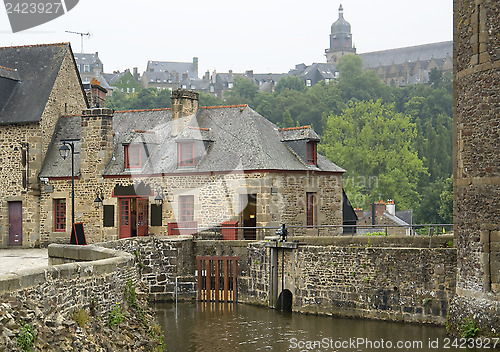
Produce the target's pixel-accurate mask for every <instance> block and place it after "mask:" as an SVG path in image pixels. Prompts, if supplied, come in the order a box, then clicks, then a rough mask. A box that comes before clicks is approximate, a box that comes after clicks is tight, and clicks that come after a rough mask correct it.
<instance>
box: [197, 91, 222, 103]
mask: <svg viewBox="0 0 500 352" xmlns="http://www.w3.org/2000/svg"><path fill="white" fill-rule="evenodd" d="M199 99H200V101H199V104H200V106H220V105H224V101H223V100H222V99H220V98H217V97H216V96H213V95H212V94H207V93H200V95H199Z"/></svg>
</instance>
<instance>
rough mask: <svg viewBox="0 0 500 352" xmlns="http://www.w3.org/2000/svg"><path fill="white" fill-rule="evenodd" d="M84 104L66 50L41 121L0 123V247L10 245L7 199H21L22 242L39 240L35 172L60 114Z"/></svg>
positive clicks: (38, 242) (38, 183)
mask: <svg viewBox="0 0 500 352" xmlns="http://www.w3.org/2000/svg"><path fill="white" fill-rule="evenodd" d="M84 108H86V102H85V98H84V94H83V92H82V89H81V87H80V84H79V80H78V72H76V69H75V66H74V64H73V59H72V57H71V55H70V52H69V51H68V52H67V53H66V55H65V57H64V59H63V62H62V64H61V69H60V72H59V75H58V76H57V78H56V81H55V83H54V87H53V89H52V92H51V94H50V96H49V99H48V101H47V104H46V106H45V110H44V112H43V114H42V116H41V121H40V122H39V123H30V124H20V125H5V126H0V140H1V142H0V165H1V166H0V199H1V200H2V201H0V248H1V247H7V246H8V245H9V202H22V217H23V229H22V235H23V243H22V245H23V246H24V247H33V246H36V245H39V244H40V238H39V235H40V202H39V201H40V200H39V195H40V182H39V180H38V174H39V173H40V170H41V167H42V163H43V161H44V158H45V155H46V152H47V149H48V146H49V144H50V142H51V140H52V134H53V131H54V127H55V125H56V123H57V120H58V118H59V116H61V115H65V114H75V113H80V112H81V111H82V109H84ZM23 154H24V155H25V159H26V160H23V159H24V158H23Z"/></svg>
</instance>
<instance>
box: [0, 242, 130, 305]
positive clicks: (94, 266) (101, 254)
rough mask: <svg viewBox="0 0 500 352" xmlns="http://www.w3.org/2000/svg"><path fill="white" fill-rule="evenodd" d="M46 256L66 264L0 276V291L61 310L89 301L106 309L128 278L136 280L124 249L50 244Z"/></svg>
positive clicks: (86, 303)
mask: <svg viewBox="0 0 500 352" xmlns="http://www.w3.org/2000/svg"><path fill="white" fill-rule="evenodd" d="M49 257H50V258H51V261H52V263H57V264H59V263H62V262H65V264H60V265H54V266H48V267H45V268H36V269H30V270H22V271H19V272H18V273H16V274H4V275H0V293H4V292H10V293H13V294H14V295H17V296H18V297H19V299H20V300H23V299H28V298H29V299H31V300H35V301H39V302H44V303H45V304H47V305H49V306H53V307H57V309H58V310H59V311H61V312H64V313H68V312H70V311H71V310H73V309H75V308H77V307H88V306H90V305H91V304H92V302H94V303H95V302H97V303H98V304H99V306H100V308H101V310H102V311H103V312H107V311H109V310H110V309H111V308H112V307H113V306H114V305H115V304H116V302H120V301H122V299H123V292H124V288H125V285H126V284H127V281H128V280H132V282H134V283H135V282H136V281H137V277H136V275H137V272H136V270H135V268H134V257H133V256H132V255H130V254H127V253H124V252H119V251H113V250H109V249H104V248H99V247H94V246H73V245H58V244H52V245H50V246H49ZM72 261H78V263H72Z"/></svg>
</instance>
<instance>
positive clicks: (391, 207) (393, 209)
mask: <svg viewBox="0 0 500 352" xmlns="http://www.w3.org/2000/svg"><path fill="white" fill-rule="evenodd" d="M385 209H386V211H387V212H388V213H389V214H391V215H393V216H396V204H394V200H393V199H389V200H388V201H387V204H386V206H385Z"/></svg>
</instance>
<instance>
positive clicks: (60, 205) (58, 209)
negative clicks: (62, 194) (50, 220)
mask: <svg viewBox="0 0 500 352" xmlns="http://www.w3.org/2000/svg"><path fill="white" fill-rule="evenodd" d="M54 231H56V232H64V231H66V199H54Z"/></svg>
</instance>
